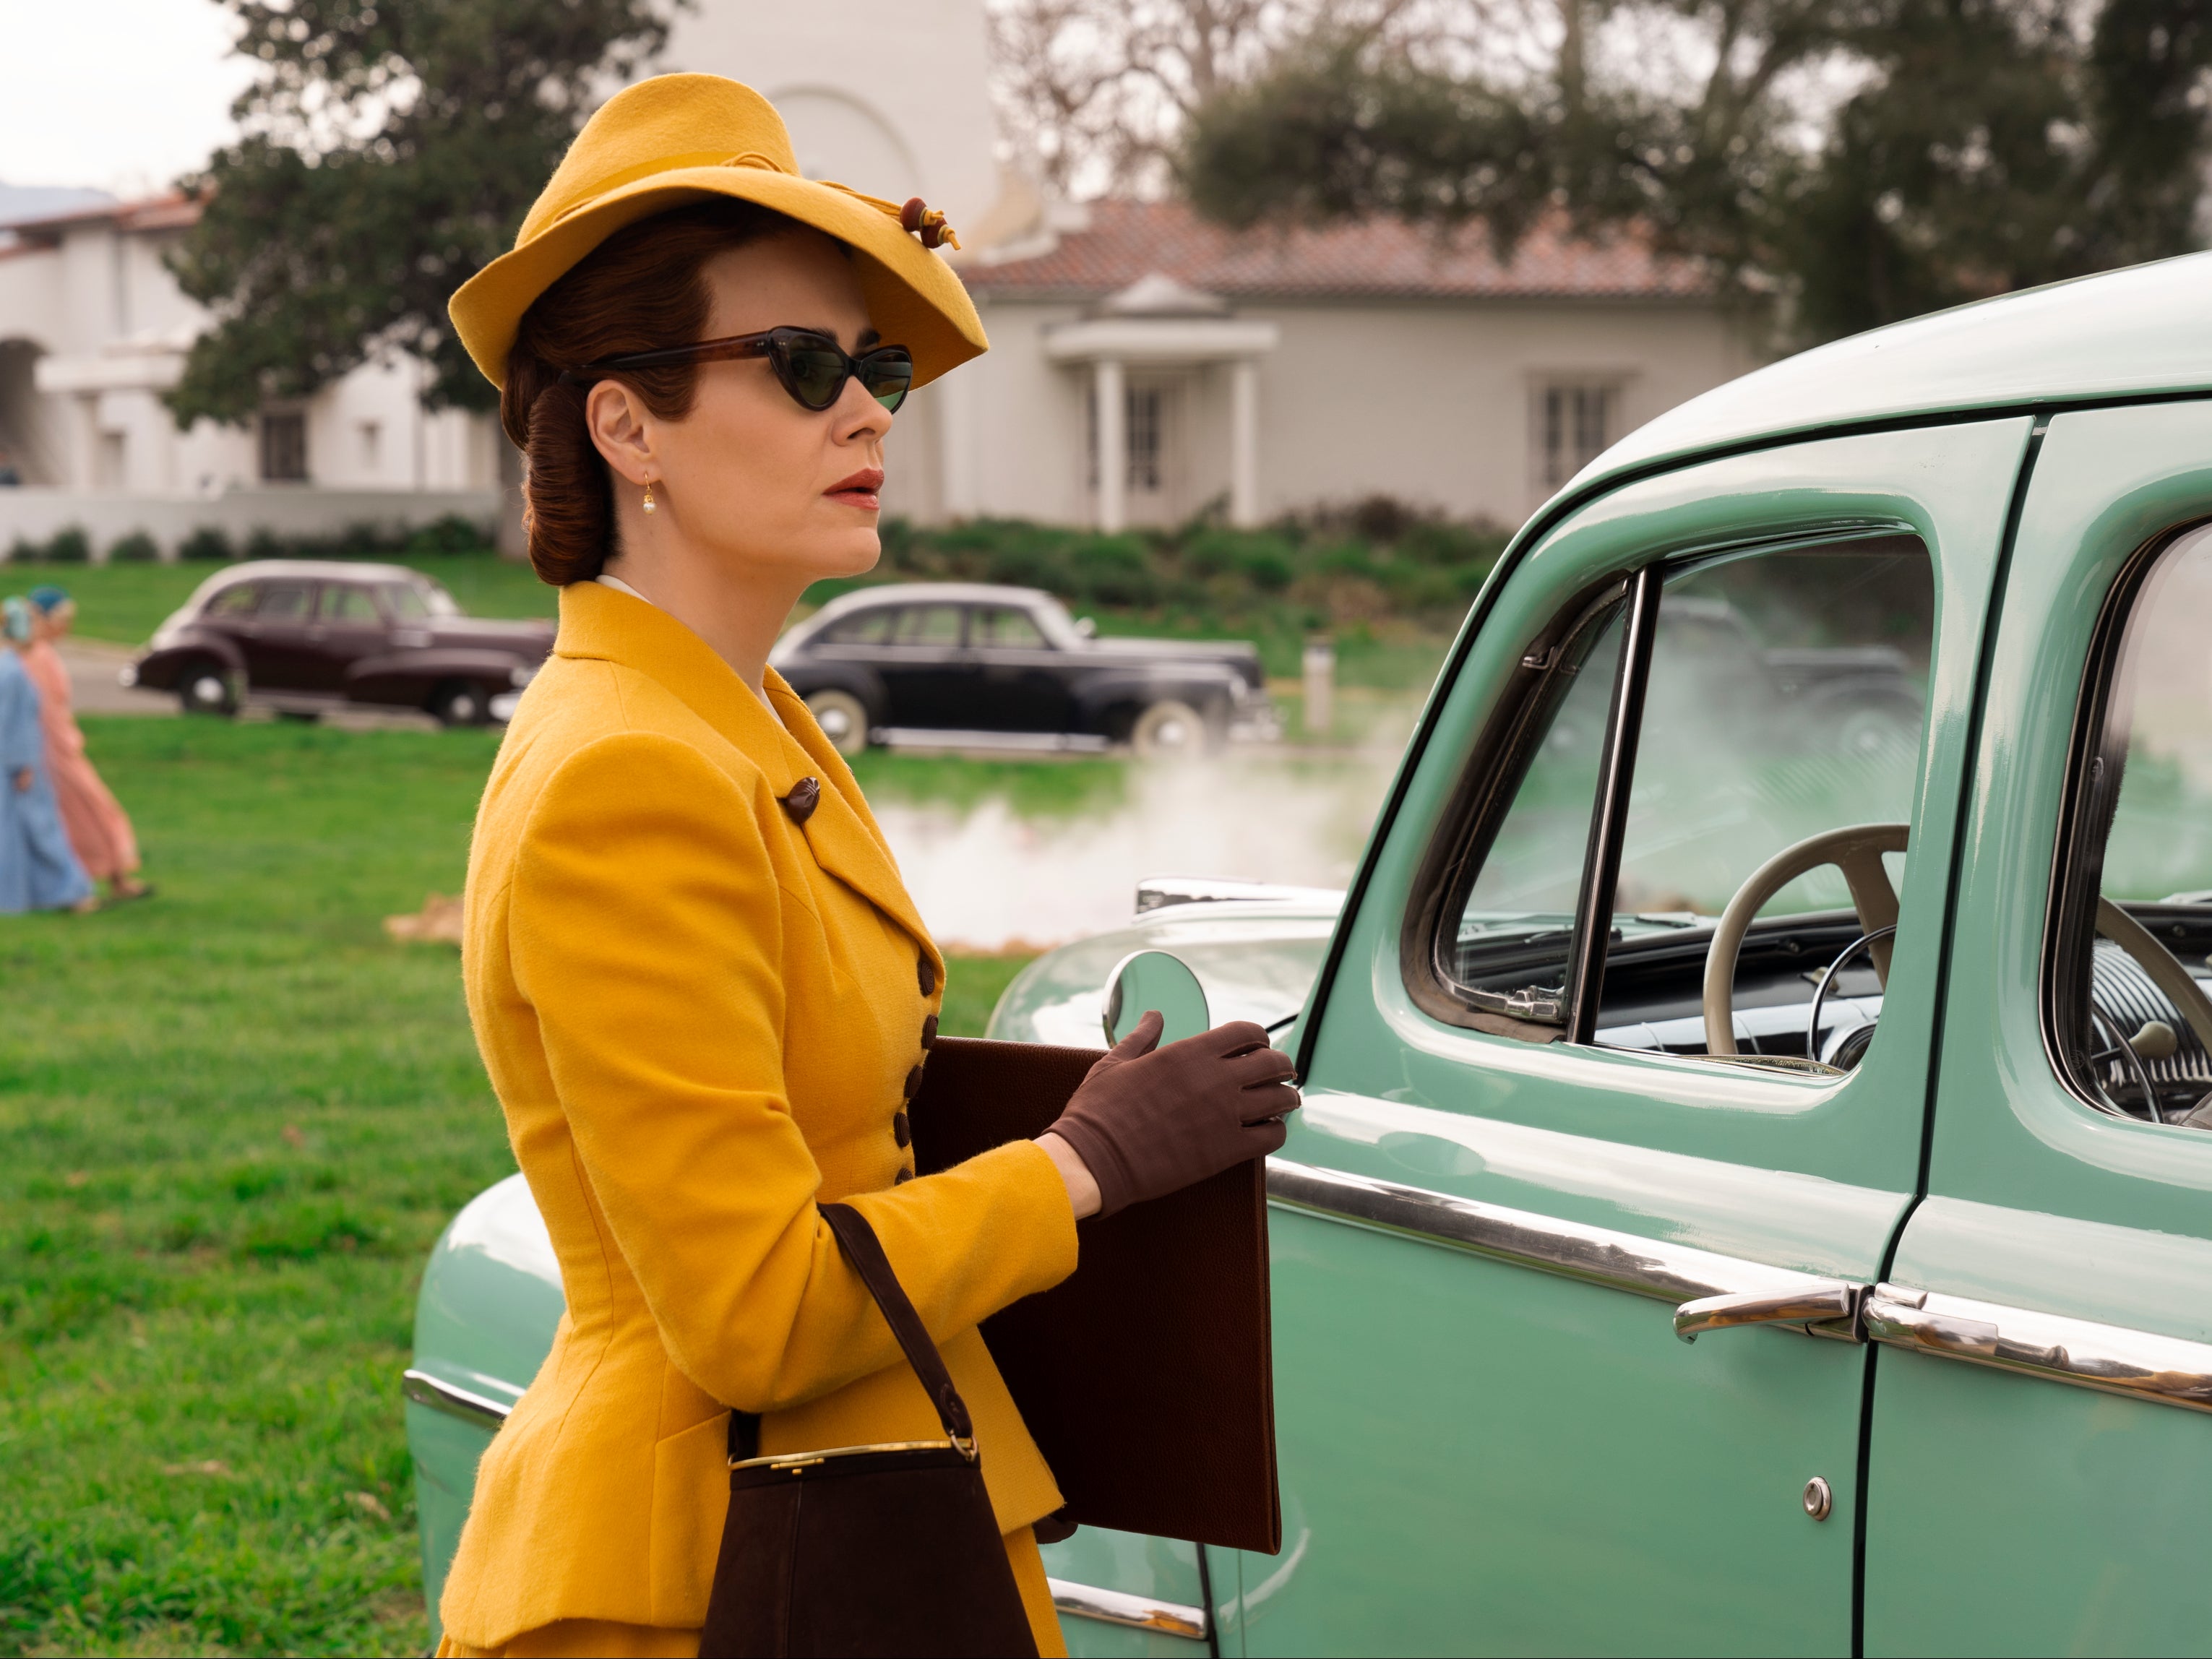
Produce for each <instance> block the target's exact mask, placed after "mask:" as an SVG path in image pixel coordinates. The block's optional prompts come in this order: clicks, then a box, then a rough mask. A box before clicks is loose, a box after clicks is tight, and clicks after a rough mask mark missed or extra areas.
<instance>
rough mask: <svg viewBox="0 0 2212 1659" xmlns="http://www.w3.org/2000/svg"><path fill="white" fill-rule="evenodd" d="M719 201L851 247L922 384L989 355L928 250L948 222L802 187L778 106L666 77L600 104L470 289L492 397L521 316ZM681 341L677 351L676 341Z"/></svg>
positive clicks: (466, 288) (470, 330)
mask: <svg viewBox="0 0 2212 1659" xmlns="http://www.w3.org/2000/svg"><path fill="white" fill-rule="evenodd" d="M710 196H731V197H736V198H737V199H738V200H739V201H742V202H757V203H758V204H760V205H761V206H763V207H765V208H773V209H774V210H775V211H776V212H778V213H781V214H785V215H787V216H789V217H791V218H793V219H796V220H798V221H799V222H800V223H801V224H805V225H811V226H812V227H813V228H815V229H817V230H819V231H822V232H823V233H824V234H828V235H830V236H834V237H836V239H837V240H839V241H841V242H843V243H844V244H846V245H847V246H849V247H850V248H851V249H852V250H853V252H854V265H855V267H856V269H857V270H858V271H859V273H860V292H861V294H862V295H863V296H864V297H865V298H866V301H867V305H868V316H869V320H870V321H871V322H872V323H873V324H874V325H875V328H876V331H877V332H878V334H880V335H881V336H882V337H883V338H884V341H885V342H886V343H889V344H892V345H902V346H904V347H906V348H907V349H908V350H909V351H911V352H912V353H913V354H914V379H915V385H917V386H919V385H921V383H922V382H923V381H925V380H934V379H936V377H937V376H939V374H944V373H945V370H947V369H949V368H957V367H958V366H959V365H960V364H962V363H964V362H967V361H968V359H969V358H970V357H974V356H980V355H981V353H983V352H985V351H987V350H988V349H990V342H989V341H988V340H987V339H985V338H984V337H983V324H982V320H981V319H980V318H978V317H977V316H976V315H975V305H974V303H973V302H972V301H970V300H969V298H968V290H967V289H964V288H963V287H962V286H961V284H960V279H959V278H958V277H957V276H954V275H953V274H952V270H951V266H949V265H947V264H945V261H944V260H942V259H940V258H938V257H937V255H936V254H934V253H933V252H930V251H929V249H928V248H927V247H925V246H923V238H924V237H927V238H929V239H930V240H931V241H932V242H933V243H934V242H935V241H936V240H938V239H939V238H940V237H943V238H944V239H945V240H951V245H952V246H954V247H956V248H957V246H959V243H958V242H957V240H952V239H951V234H950V231H949V228H947V227H945V223H944V218H943V216H942V215H939V214H934V213H928V212H927V210H924V209H923V208H922V207H921V204H917V203H898V202H886V201H882V200H879V199H878V198H877V197H872V196H863V195H861V194H860V192H859V191H855V190H853V189H850V188H848V186H846V185H841V184H836V183H832V182H830V181H828V180H816V179H807V178H804V177H802V176H801V175H800V173H799V162H798V161H797V159H796V158H795V157H794V156H793V154H792V149H791V135H790V134H789V133H788V132H787V131H784V125H783V118H782V117H781V116H780V115H778V114H777V113H776V112H775V106H774V105H772V104H770V103H769V101H768V100H767V99H765V98H763V97H762V96H761V95H760V94H758V93H757V92H755V91H754V90H753V89H752V88H750V87H747V86H741V85H739V84H738V82H735V81H730V80H726V79H724V78H723V77H722V76H719V75H660V76H654V77H653V79H652V80H650V81H641V82H638V83H637V84H636V85H635V86H632V87H626V88H623V90H622V91H620V92H618V93H617V94H615V95H614V96H613V97H611V98H610V99H608V100H607V101H606V102H605V104H603V105H601V106H599V112H597V113H596V114H594V115H593V116H592V118H591V119H590V120H588V121H586V123H584V130H583V131H581V132H580V133H578V134H577V135H576V141H575V143H573V144H571V145H569V147H568V155H565V156H563V157H562V161H561V165H560V166H559V167H556V168H555V169H554V173H553V177H552V179H550V180H549V181H548V182H547V184H546V186H545V188H544V191H542V192H540V194H539V196H538V200H537V202H536V203H535V204H533V205H532V208H531V210H530V214H529V216H528V217H527V218H526V219H524V220H523V222H522V228H521V230H520V231H519V232H518V233H517V234H516V235H515V239H514V247H513V251H512V252H507V253H502V254H501V255H500V257H499V258H496V259H495V260H493V261H492V262H491V263H490V264H488V265H486V266H485V267H484V268H483V270H480V271H478V272H477V274H476V275H475V276H471V277H470V278H469V280H468V281H467V282H465V283H462V284H461V287H460V289H459V291H458V292H457V293H456V294H455V295H453V300H452V301H451V303H450V304H449V305H448V306H447V311H448V312H449V313H451V315H452V317H453V327H454V330H455V331H457V332H458V333H459V335H460V337H461V343H462V344H463V345H464V346H465V347H467V348H468V353H469V356H471V357H472V358H473V359H475V361H476V366H477V368H480V369H482V370H483V373H484V375H485V378H486V379H488V380H490V381H491V383H492V384H493V385H494V386H503V385H505V384H506V381H507V353H508V352H509V351H510V350H512V349H513V345H514V336H515V331H516V329H517V327H518V326H519V325H520V323H521V320H522V313H524V312H526V311H527V310H529V309H530V307H531V305H532V302H533V301H535V300H536V299H537V298H538V295H541V294H543V293H544V292H545V290H546V289H549V288H550V287H552V286H553V284H554V283H556V282H558V281H559V280H560V279H561V277H562V275H563V274H564V273H566V272H567V271H568V270H569V269H570V268H571V267H572V266H574V264H576V263H577V262H578V261H579V260H580V259H582V258H583V257H584V256H585V255H586V254H587V253H589V252H591V251H592V249H593V248H595V247H597V246H599V244H600V243H601V242H604V241H605V240H606V239H607V238H608V237H610V236H611V235H612V234H614V233H615V232H617V230H620V229H621V228H623V226H624V225H628V224H632V223H635V222H636V221H638V220H640V219H643V218H645V217H647V216H649V215H652V214H655V213H660V212H664V211H665V210H668V209H670V208H673V207H680V206H682V205H683V204H684V203H686V202H695V201H698V200H701V199H702V198H704V197H710ZM672 343H675V342H671V344H672Z"/></svg>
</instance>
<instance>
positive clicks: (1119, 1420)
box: [909, 1037, 1283, 1554]
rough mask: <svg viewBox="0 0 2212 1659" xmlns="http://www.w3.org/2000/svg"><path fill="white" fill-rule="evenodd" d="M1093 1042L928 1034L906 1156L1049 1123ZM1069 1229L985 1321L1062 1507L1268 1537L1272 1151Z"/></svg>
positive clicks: (1255, 1540) (1079, 1515)
mask: <svg viewBox="0 0 2212 1659" xmlns="http://www.w3.org/2000/svg"><path fill="white" fill-rule="evenodd" d="M1097 1058H1098V1052H1097V1050H1096V1049H1090V1048H1047V1047H1044V1046H1042V1045H1041V1044H1037V1043H1027V1042H978V1041H973V1040H969V1039H967V1038H961V1037H943V1038H939V1041H938V1042H937V1044H936V1046H935V1048H933V1049H932V1050H931V1051H930V1056H929V1063H928V1065H927V1066H924V1067H923V1068H922V1085H921V1092H920V1093H919V1094H917V1095H916V1096H915V1098H914V1101H913V1103H912V1105H911V1107H910V1108H909V1115H910V1116H911V1119H912V1122H913V1126H914V1141H915V1159H916V1164H917V1167H918V1168H919V1169H920V1170H921V1172H922V1173H923V1174H925V1175H927V1174H928V1173H929V1172H931V1171H932V1170H943V1169H948V1168H950V1167H951V1165H953V1164H957V1163H959V1162H961V1161H962V1160H963V1159H964V1158H972V1157H974V1156H975V1154H976V1153H978V1152H987V1151H988V1150H989V1149H990V1148H992V1147H994V1146H1003V1145H1004V1144H1005V1143H1006V1142H1007V1141H1010V1140H1025V1139H1030V1137H1032V1136H1035V1135H1038V1134H1042V1133H1043V1132H1044V1131H1045V1130H1047V1129H1048V1128H1050V1127H1052V1124H1053V1120H1054V1119H1055V1118H1056V1117H1058V1116H1059V1115H1060V1108H1061V1107H1062V1106H1064V1105H1066V1103H1067V1098H1068V1097H1069V1096H1070V1095H1072V1094H1073V1093H1074V1092H1075V1089H1076V1085H1078V1084H1079V1083H1081V1082H1082V1081H1083V1075H1084V1073H1085V1072H1087V1071H1089V1070H1090V1069H1091V1065H1092V1063H1093V1062H1094V1061H1096V1060H1097ZM1076 1231H1077V1234H1078V1236H1079V1238H1080V1240H1081V1252H1082V1253H1081V1255H1080V1257H1079V1263H1078V1266H1077V1267H1076V1270H1075V1272H1074V1273H1073V1274H1071V1275H1070V1276H1069V1277H1068V1278H1067V1279H1066V1280H1064V1281H1063V1282H1062V1283H1060V1284H1059V1285H1055V1286H1054V1288H1053V1289H1051V1290H1049V1291H1044V1292H1042V1294H1040V1295H1037V1296H1033V1297H1028V1298H1027V1299H1026V1300H1024V1301H1021V1302H1017V1303H1016V1304H1014V1305H1013V1306H1012V1307H1011V1308H1007V1309H1006V1310H1003V1311H1002V1312H1000V1313H998V1314H996V1315H994V1316H992V1317H991V1318H989V1319H987V1320H986V1321H985V1322H983V1340H985V1341H986V1342H987V1343H988V1344H989V1345H990V1349H991V1353H992V1356H993V1358H995V1359H996V1360H997V1361H998V1362H999V1370H1000V1372H1001V1373H1002V1374H1003V1375H1004V1376H1005V1377H1006V1385H1007V1387H1009V1388H1010V1389H1012V1390H1013V1395H1014V1401H1015V1403H1016V1404H1017V1405H1018V1406H1019V1407H1021V1410H1022V1416H1023V1419H1024V1420H1025V1421H1026V1422H1027V1423H1028V1425H1029V1429H1030V1434H1031V1435H1033V1436H1034V1437H1036V1443H1037V1446H1038V1448H1039V1449H1041V1450H1042V1452H1043V1453H1044V1455H1045V1461H1046V1462H1048V1463H1050V1464H1051V1465H1052V1472H1053V1474H1054V1476H1055V1477H1056V1478H1057V1479H1058V1480H1059V1482H1060V1492H1062V1493H1063V1494H1064V1495H1065V1496H1066V1499H1067V1510H1066V1514H1067V1517H1068V1519H1070V1520H1072V1521H1074V1522H1078V1523H1079V1524H1081V1525H1084V1526H1092V1527H1112V1528H1118V1529H1119V1530H1121V1531H1124V1532H1139V1533H1151V1534H1157V1535H1158V1536H1161V1537H1164V1538H1187V1539H1189V1540H1191V1541H1194V1542H1196V1543H1202V1544H1217V1545H1220V1546H1222V1547H1225V1548H1230V1549H1246V1550H1256V1551H1259V1552H1260V1553H1263V1554H1273V1553H1274V1552H1275V1551H1277V1550H1279V1549H1280V1548H1281V1547H1282V1541H1283V1520H1282V1506H1281V1504H1280V1502H1279V1498H1278V1496H1277V1492H1276V1486H1275V1395H1274V1362H1273V1348H1272V1345H1271V1343H1270V1340H1269V1336H1268V1330H1267V1171H1266V1169H1265V1166H1264V1165H1262V1164H1260V1163H1258V1162H1256V1161H1255V1162H1254V1163H1251V1164H1243V1165H1240V1166H1239V1167H1238V1168H1237V1169H1234V1170H1226V1171H1225V1172H1224V1173H1222V1174H1220V1175H1218V1176H1214V1177H1213V1178H1212V1180H1210V1181H1205V1182H1200V1183H1199V1184H1198V1185H1197V1186H1195V1187H1191V1188H1185V1189H1184V1190H1183V1191H1182V1192H1180V1193H1176V1194H1171V1195H1170V1196H1169V1197H1166V1198H1161V1199H1155V1200H1152V1202H1150V1203H1146V1204H1135V1205H1132V1206H1130V1207H1129V1208H1127V1209H1126V1210H1124V1211H1122V1212H1121V1213H1120V1214H1119V1215H1115V1216H1109V1217H1107V1218H1104V1219H1103V1220H1102V1219H1096V1218H1094V1219H1092V1220H1089V1221H1081V1222H1078V1223H1077V1224H1076Z"/></svg>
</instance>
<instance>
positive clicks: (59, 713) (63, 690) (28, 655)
mask: <svg viewBox="0 0 2212 1659" xmlns="http://www.w3.org/2000/svg"><path fill="white" fill-rule="evenodd" d="M30 599H31V608H32V610H33V612H34V613H35V614H36V617H37V624H36V632H35V634H34V635H33V640H32V642H31V644H30V645H29V646H28V647H26V648H25V649H24V651H23V653H22V655H23V666H24V668H25V669H26V670H27V671H28V672H29V674H30V676H31V680H32V683H33V684H35V685H36V686H37V687H38V688H39V720H40V725H42V726H45V728H46V770H47V772H48V773H49V774H50V775H52V778H53V784H54V797H55V801H56V804H57V805H59V806H60V808H61V814H62V827H63V828H64V829H67V830H68V831H69V838H70V846H71V847H73V848H76V855H77V857H78V859H79V860H82V863H83V865H84V867H85V869H86V871H87V872H88V873H89V874H90V875H91V876H92V878H93V879H94V880H95V881H105V882H106V884H107V890H108V894H109V896H111V897H112V898H118V899H126V898H143V897H145V896H147V895H148V894H149V893H151V892H152V891H153V889H152V888H150V887H149V886H148V885H147V884H145V883H144V882H143V881H141V880H139V879H138V838H137V836H135V835H133V834H131V820H130V819H129V818H128V817H125V814H124V811H123V808H122V805H121V804H120V803H118V801H117V800H116V799H115V797H114V796H113V795H112V794H111V793H108V788H107V786H106V784H104V783H102V782H101V781H100V774H99V773H97V772H95V771H94V770H93V769H92V762H91V761H90V760H88V759H87V758H86V757H85V752H84V733H83V732H81V731H79V730H78V729H77V724H76V714H74V713H72V712H71V710H70V678H69V669H68V668H67V666H65V665H64V663H63V662H62V659H61V655H60V653H58V652H57V651H56V650H55V649H54V642H55V641H57V640H59V639H61V638H63V637H64V635H67V634H68V633H69V631H70V624H71V623H74V622H76V600H74V599H70V596H69V595H68V594H67V593H64V592H63V591H62V590H61V589H60V588H58V587H52V586H46V587H34V588H33V589H32V590H31V592H30Z"/></svg>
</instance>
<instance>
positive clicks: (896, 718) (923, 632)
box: [873, 604, 973, 731]
mask: <svg viewBox="0 0 2212 1659" xmlns="http://www.w3.org/2000/svg"><path fill="white" fill-rule="evenodd" d="M966 615H967V613H966V611H965V609H964V607H963V606H961V605H939V604H930V605H908V606H906V607H905V608H904V609H903V610H902V611H900V612H899V617H898V621H897V623H896V624H895V625H894V626H893V628H892V630H891V635H890V640H889V641H887V642H886V643H885V644H884V645H882V646H881V647H878V648H877V649H876V651H875V653H873V654H874V656H875V660H876V671H877V672H878V674H880V675H881V676H882V677H883V682H884V718H883V723H884V726H889V727H892V728H897V727H901V726H908V727H921V728H925V729H935V730H940V731H941V730H945V729H948V728H950V729H959V728H961V727H962V726H963V721H964V720H965V719H966V716H967V714H969V697H968V696H967V691H966V688H967V682H968V680H969V678H970V677H971V675H972V672H973V668H972V665H971V664H970V663H969V660H968V657H967V652H966V641H965V635H964V629H965V623H966Z"/></svg>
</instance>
